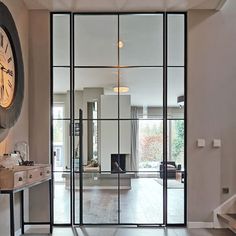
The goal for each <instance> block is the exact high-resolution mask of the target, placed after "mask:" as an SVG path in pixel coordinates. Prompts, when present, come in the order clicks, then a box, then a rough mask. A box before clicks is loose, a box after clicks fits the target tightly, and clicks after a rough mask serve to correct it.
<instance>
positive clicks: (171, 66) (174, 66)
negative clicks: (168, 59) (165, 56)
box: [167, 66, 185, 69]
mask: <svg viewBox="0 0 236 236" xmlns="http://www.w3.org/2000/svg"><path fill="white" fill-rule="evenodd" d="M167 68H183V69H184V68H185V66H167Z"/></svg>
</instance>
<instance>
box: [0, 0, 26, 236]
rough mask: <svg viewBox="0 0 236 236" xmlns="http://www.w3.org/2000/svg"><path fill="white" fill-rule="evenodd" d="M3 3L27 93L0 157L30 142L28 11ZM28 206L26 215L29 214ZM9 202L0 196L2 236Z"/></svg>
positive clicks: (19, 4) (6, 231)
mask: <svg viewBox="0 0 236 236" xmlns="http://www.w3.org/2000/svg"><path fill="white" fill-rule="evenodd" d="M2 2H3V3H4V4H5V5H6V6H7V7H8V8H9V10H10V12H11V14H12V16H13V18H14V19H15V24H16V27H17V30H18V34H19V37H20V43H21V49H22V54H23V62H24V73H25V91H24V101H23V106H22V110H21V114H20V117H19V119H18V121H17V123H16V124H15V126H14V127H13V128H11V129H10V132H9V134H8V136H7V137H6V139H5V140H4V141H3V142H1V143H0V155H2V154H3V153H7V152H11V151H13V149H14V144H15V143H16V142H18V141H26V142H29V118H28V79H29V76H28V48H29V42H28V22H29V20H28V11H27V9H26V7H25V4H24V3H23V2H22V1H15V0H2ZM15 207H16V209H15V210H16V214H15V215H16V217H15V218H16V229H18V228H19V227H20V222H19V217H18V216H19V215H20V212H19V195H18V194H16V202H15ZM27 208H28V207H27V206H26V214H27ZM26 217H27V216H26ZM8 219H9V201H8V196H3V195H0V236H5V235H9V220H8Z"/></svg>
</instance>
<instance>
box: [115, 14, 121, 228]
mask: <svg viewBox="0 0 236 236" xmlns="http://www.w3.org/2000/svg"><path fill="white" fill-rule="evenodd" d="M117 17H118V24H117V27H118V33H117V36H118V42H117V45H116V46H117V52H118V54H117V57H118V58H117V60H118V165H119V166H120V48H119V42H120V15H119V14H118V16H117ZM118 224H120V171H118Z"/></svg>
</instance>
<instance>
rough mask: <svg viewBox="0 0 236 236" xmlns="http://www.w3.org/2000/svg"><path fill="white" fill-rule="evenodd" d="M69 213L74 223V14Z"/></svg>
mask: <svg viewBox="0 0 236 236" xmlns="http://www.w3.org/2000/svg"><path fill="white" fill-rule="evenodd" d="M70 127H71V130H70V200H71V201H70V207H71V209H70V214H71V225H74V224H75V179H74V175H75V174H74V133H75V132H74V16H73V13H71V14H70Z"/></svg>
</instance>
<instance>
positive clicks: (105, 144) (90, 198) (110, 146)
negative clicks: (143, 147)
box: [75, 121, 118, 224]
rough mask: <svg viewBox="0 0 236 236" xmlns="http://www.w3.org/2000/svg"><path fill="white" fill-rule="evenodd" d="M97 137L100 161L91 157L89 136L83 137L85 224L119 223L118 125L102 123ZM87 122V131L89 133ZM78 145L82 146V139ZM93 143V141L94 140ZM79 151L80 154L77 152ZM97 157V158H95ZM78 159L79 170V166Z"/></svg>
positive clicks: (77, 160) (76, 162)
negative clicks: (116, 162)
mask: <svg viewBox="0 0 236 236" xmlns="http://www.w3.org/2000/svg"><path fill="white" fill-rule="evenodd" d="M98 123H99V126H98V127H99V129H98V133H97V134H96V135H97V137H96V138H97V144H95V146H96V145H97V150H96V151H97V157H95V158H94V157H90V156H89V155H88V153H92V152H90V150H89V148H91V146H93V145H91V144H89V139H88V132H89V131H90V130H89V129H87V132H84V137H83V150H82V152H83V189H84V190H83V222H84V223H104V224H105V223H118V174H117V172H116V170H114V169H113V165H114V163H113V162H112V160H113V156H114V155H115V154H117V153H118V133H117V130H118V122H117V121H99V122H98ZM85 124H87V121H83V131H86V128H85ZM76 140H77V141H76V142H75V145H76V147H78V149H80V147H79V145H78V143H77V142H78V141H79V140H78V139H76ZM91 142H92V140H91ZM77 151H78V150H77ZM95 156H96V155H95ZM79 161H80V159H79V157H78V158H76V159H75V168H76V167H77V166H78V164H79ZM75 189H76V192H75V194H76V197H75V199H76V202H75V206H76V209H75V210H76V220H77V222H78V220H79V208H78V207H77V206H78V205H79V191H78V190H79V173H78V168H76V175H75Z"/></svg>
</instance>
